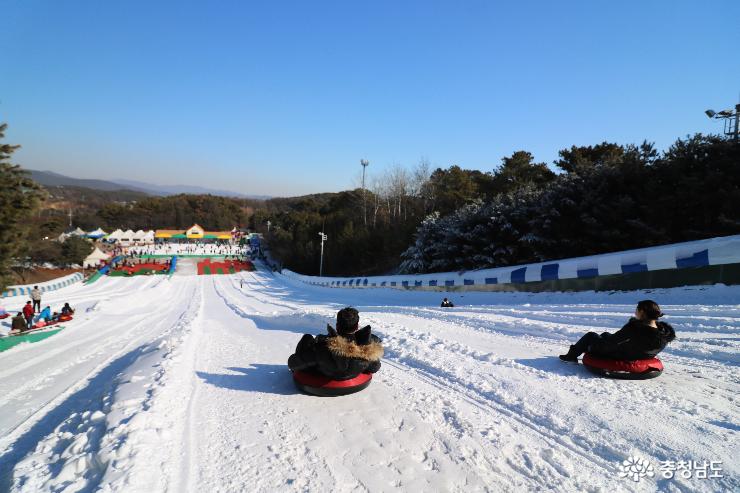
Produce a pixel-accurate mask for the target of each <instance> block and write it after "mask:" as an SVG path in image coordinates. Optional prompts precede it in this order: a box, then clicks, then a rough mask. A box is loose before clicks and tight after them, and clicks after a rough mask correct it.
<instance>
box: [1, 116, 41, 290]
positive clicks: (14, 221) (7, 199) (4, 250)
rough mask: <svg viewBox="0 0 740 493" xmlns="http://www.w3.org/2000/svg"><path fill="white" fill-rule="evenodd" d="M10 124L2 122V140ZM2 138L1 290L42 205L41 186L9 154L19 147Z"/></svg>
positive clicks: (24, 244) (23, 246) (25, 242)
mask: <svg viewBox="0 0 740 493" xmlns="http://www.w3.org/2000/svg"><path fill="white" fill-rule="evenodd" d="M6 128H8V125H7V124H5V123H3V124H0V141H2V139H4V138H5V129H6ZM19 147H20V146H17V145H10V144H5V143H2V142H0V184H2V186H0V225H2V226H0V291H2V290H3V289H5V286H6V285H7V283H8V282H9V275H10V268H11V266H12V265H13V261H14V259H15V258H16V257H17V256H18V255H19V253H21V252H22V251H23V249H24V248H25V246H26V244H27V240H28V233H29V231H30V227H29V220H30V219H31V217H32V216H33V213H34V212H35V211H36V209H37V207H38V206H39V202H40V200H41V197H42V192H41V188H40V187H39V186H38V185H37V184H36V183H35V182H34V181H33V180H31V178H29V177H28V174H27V173H26V172H25V171H23V170H22V169H21V168H20V166H17V165H13V164H11V162H10V158H11V156H12V155H13V153H14V152H15V151H16V150H17V149H18V148H19Z"/></svg>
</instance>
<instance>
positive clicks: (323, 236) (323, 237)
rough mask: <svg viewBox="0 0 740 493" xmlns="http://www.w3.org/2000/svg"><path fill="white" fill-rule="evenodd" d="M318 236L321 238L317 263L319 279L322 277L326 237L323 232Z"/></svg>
mask: <svg viewBox="0 0 740 493" xmlns="http://www.w3.org/2000/svg"><path fill="white" fill-rule="evenodd" d="M319 236H321V262H320V263H319V277H321V276H323V275H324V242H325V241H326V238H327V236H326V235H325V234H324V232H323V231H322V232H320V233H319Z"/></svg>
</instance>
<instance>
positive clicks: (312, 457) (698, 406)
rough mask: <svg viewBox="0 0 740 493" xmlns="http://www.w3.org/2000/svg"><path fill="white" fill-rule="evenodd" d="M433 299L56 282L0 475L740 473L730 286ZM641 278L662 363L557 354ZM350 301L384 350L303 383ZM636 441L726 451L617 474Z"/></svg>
mask: <svg viewBox="0 0 740 493" xmlns="http://www.w3.org/2000/svg"><path fill="white" fill-rule="evenodd" d="M439 297H440V296H439V294H438V293H426V292H405V291H395V290H339V289H326V288H319V287H313V286H306V285H303V284H301V283H299V282H297V281H292V280H287V279H285V278H283V277H282V276H279V275H273V274H271V273H268V272H262V271H259V272H254V273H241V274H235V275H228V276H210V277H209V276H206V277H204V276H198V277H196V276H193V277H188V276H175V277H173V278H171V279H167V278H165V277H155V278H148V277H143V278H134V279H125V278H118V279H116V278H113V279H103V280H100V281H98V282H97V283H95V284H93V285H91V286H87V287H85V286H81V285H77V286H72V287H69V288H66V289H64V290H61V291H58V292H55V293H53V295H51V296H50V299H49V301H53V302H54V303H59V302H63V301H71V302H72V304H73V305H76V306H77V307H78V313H77V316H76V318H75V320H74V322H73V323H70V324H68V327H67V328H66V329H65V330H64V331H62V332H61V333H60V334H58V335H56V336H54V337H52V338H49V339H47V340H45V341H42V342H40V343H37V344H32V345H25V346H21V347H18V348H15V349H14V350H11V351H7V352H5V353H0V377H2V378H0V392H1V393H0V395H2V396H3V397H0V477H2V480H1V482H0V491H5V490H11V491H58V490H63V489H64V490H65V491H93V490H101V491H178V492H179V491H229V492H231V491H306V490H311V491H394V490H398V491H466V492H467V491H523V490H553V491H575V490H583V491H599V490H600V491H653V490H655V489H656V487H657V488H658V489H661V490H666V491H720V490H727V491H729V490H733V489H734V490H737V489H738V488H740V482H739V481H738V473H739V472H740V465H738V463H737V460H736V452H735V451H736V449H737V448H738V433H739V431H740V424H739V423H740V410H739V408H738V401H737V395H739V394H740V371H738V366H740V356H739V355H740V351H738V349H740V305H738V304H737V300H738V299H740V289H738V288H737V287H733V288H725V287H713V288H687V289H673V290H665V291H663V290H656V291H653V292H652V293H649V294H645V293H617V294H613V293H603V294H602V293H598V294H594V293H574V294H544V293H543V294H524V293H518V294H511V293H465V294H464V296H460V295H458V296H456V297H455V299H454V300H455V302H456V303H457V304H458V306H459V307H458V308H454V309H452V310H450V309H446V310H445V309H441V308H438V307H437V304H438V302H439ZM645 297H651V298H654V299H656V300H657V301H658V302H660V303H661V305H662V307H663V309H664V311H665V312H666V313H668V321H669V322H671V323H672V324H673V325H674V326H675V327H676V330H677V333H678V337H679V340H678V341H676V342H675V343H674V344H672V345H671V346H670V347H669V349H668V350H667V351H665V352H664V353H663V354H664V356H663V359H664V361H665V364H666V372H665V374H664V375H663V376H661V377H660V378H658V379H655V380H650V381H641V382H625V381H612V380H605V379H600V378H597V377H594V376H592V375H590V374H589V373H587V372H586V371H585V369H584V368H583V367H582V366H575V365H568V364H564V363H562V362H560V361H559V360H558V359H557V356H556V355H557V354H559V353H560V352H562V350H564V349H565V348H566V347H567V344H568V341H571V342H572V341H573V340H574V339H575V338H577V337H578V336H579V335H581V334H582V333H584V332H587V331H589V330H595V331H597V332H602V331H604V330H611V331H613V330H615V329H617V328H619V327H621V325H622V324H623V323H624V322H625V321H626V320H627V318H628V317H629V315H630V314H631V312H632V310H633V309H634V304H635V303H636V301H638V300H639V299H642V298H645ZM45 302H46V300H45ZM21 303H22V300H21V299H18V300H12V299H11V300H10V302H8V303H7V306H8V308H13V309H15V308H16V306H14V304H17V305H20V304H21ZM345 305H354V306H356V307H358V308H359V309H360V312H361V323H363V324H364V323H369V324H371V325H372V326H373V330H374V332H376V333H377V334H378V335H380V336H381V337H382V338H383V342H384V345H385V347H386V354H385V357H384V360H383V368H382V369H381V371H380V373H379V374H378V375H377V376H376V378H375V379H374V382H373V384H372V385H371V386H370V387H369V388H368V389H367V390H365V391H363V392H361V393H359V394H354V395H351V396H346V397H342V398H335V399H321V398H316V397H309V396H305V395H302V394H299V393H297V392H296V390H295V388H294V387H293V385H292V382H291V380H290V376H289V373H288V372H287V369H286V366H285V362H286V360H287V357H288V356H289V355H290V354H291V353H292V351H293V349H294V347H295V344H296V343H297V341H298V339H299V338H300V337H301V335H302V334H303V333H304V332H310V333H314V334H317V333H320V332H322V331H323V330H324V327H325V325H326V323H331V322H333V317H334V314H335V313H336V310H337V309H338V308H341V307H342V306H345ZM16 349H17V350H16ZM630 455H640V456H643V457H646V458H648V459H650V460H651V461H652V463H653V465H654V467H655V469H656V473H657V472H658V461H660V460H674V461H679V460H698V461H701V460H720V461H723V465H722V466H723V474H724V476H725V478H723V479H721V480H717V479H714V480H708V479H706V480H702V479H696V478H692V479H684V478H680V477H675V478H673V479H664V478H662V477H661V476H660V475H659V474H657V475H656V477H654V478H645V479H643V480H642V481H641V482H639V483H635V482H632V481H631V480H628V479H624V478H620V477H619V476H618V465H619V463H620V462H621V461H622V460H623V459H625V458H627V457H628V456H630Z"/></svg>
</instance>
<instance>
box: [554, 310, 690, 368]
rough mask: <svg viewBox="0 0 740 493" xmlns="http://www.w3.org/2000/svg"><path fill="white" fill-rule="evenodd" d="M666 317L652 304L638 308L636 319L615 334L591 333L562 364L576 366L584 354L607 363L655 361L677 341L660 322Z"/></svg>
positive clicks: (668, 327)
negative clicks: (608, 361)
mask: <svg viewBox="0 0 740 493" xmlns="http://www.w3.org/2000/svg"><path fill="white" fill-rule="evenodd" d="M662 316H663V312H661V311H660V306H658V304H657V303H656V302H654V301H652V300H643V301H641V302H639V303H638V304H637V308H636V309H635V317H634V318H631V319H630V320H629V322H627V325H625V326H624V327H622V328H621V329H620V330H619V331H617V332H615V333H614V334H610V333H609V332H604V333H603V334H597V333H596V332H589V333H588V334H586V335H584V336H583V337H581V339H580V340H579V341H578V342H576V343H575V344H574V345H572V346H571V347H570V349H569V350H568V352H567V353H566V354H561V355H560V359H561V360H563V361H571V362H577V361H578V357H579V356H580V355H582V354H583V353H589V354H591V355H593V356H596V357H600V358H608V359H617V360H625V361H632V360H638V359H650V358H654V357H655V356H656V355H657V354H658V353H659V352H661V351H662V350H663V349H665V347H666V345H667V344H668V343H669V342H671V341H672V340H674V339H675V338H676V333H675V332H674V330H673V327H671V326H670V325H668V324H667V323H665V322H658V319H659V318H660V317H662Z"/></svg>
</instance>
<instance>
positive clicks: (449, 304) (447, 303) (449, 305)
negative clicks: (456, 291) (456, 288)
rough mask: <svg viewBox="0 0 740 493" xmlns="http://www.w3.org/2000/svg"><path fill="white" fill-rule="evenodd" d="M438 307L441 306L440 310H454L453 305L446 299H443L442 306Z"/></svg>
mask: <svg viewBox="0 0 740 493" xmlns="http://www.w3.org/2000/svg"><path fill="white" fill-rule="evenodd" d="M439 306H441V307H442V308H454V307H455V304H454V303H452V302H451V301H450V300H448V299H447V298H445V299H443V300H442V304H441V305H439Z"/></svg>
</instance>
